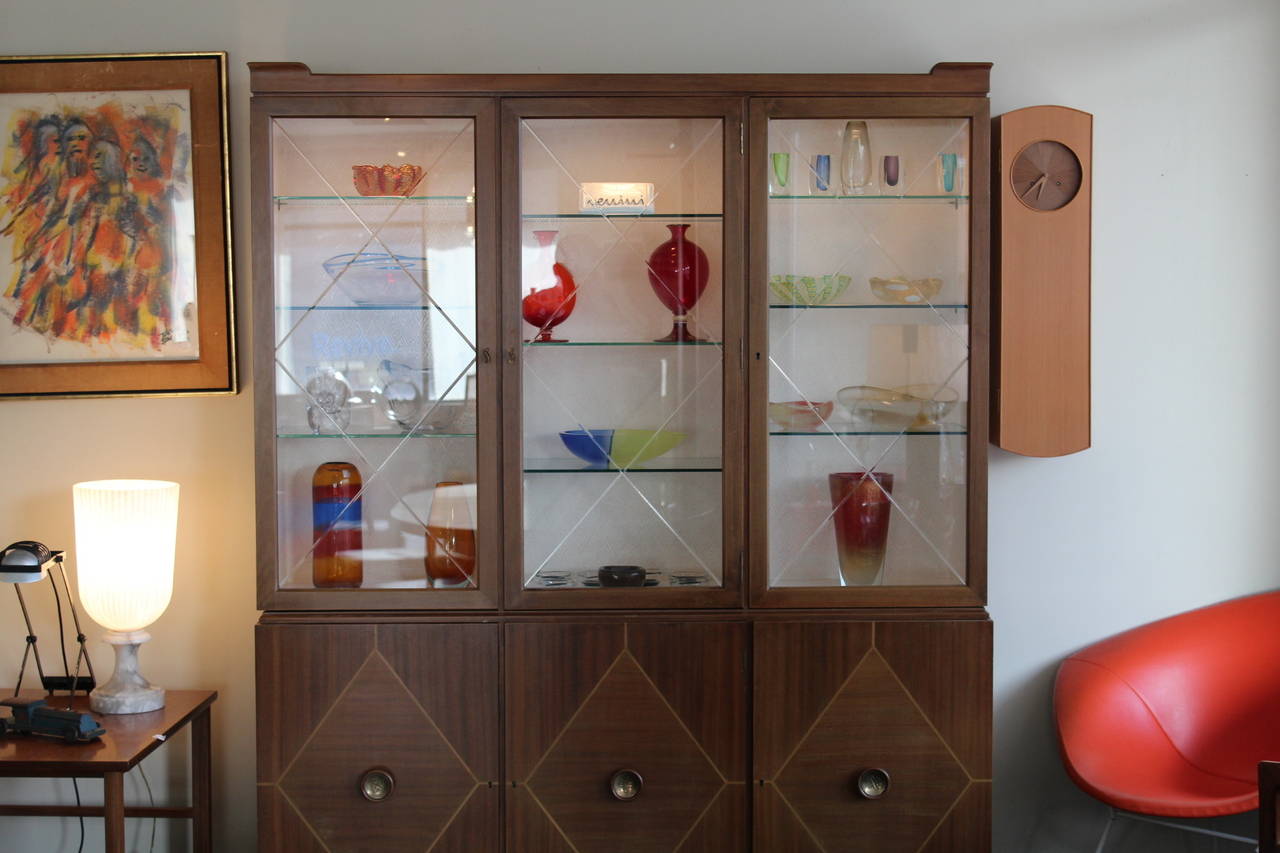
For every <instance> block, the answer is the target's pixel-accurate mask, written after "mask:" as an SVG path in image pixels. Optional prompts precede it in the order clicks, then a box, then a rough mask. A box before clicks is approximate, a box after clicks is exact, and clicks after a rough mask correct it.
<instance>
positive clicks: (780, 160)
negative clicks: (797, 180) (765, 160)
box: [769, 152, 791, 195]
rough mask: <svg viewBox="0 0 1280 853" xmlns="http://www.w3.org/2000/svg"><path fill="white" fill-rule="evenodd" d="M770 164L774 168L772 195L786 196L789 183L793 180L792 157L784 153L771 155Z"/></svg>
mask: <svg viewBox="0 0 1280 853" xmlns="http://www.w3.org/2000/svg"><path fill="white" fill-rule="evenodd" d="M769 162H770V164H771V165H772V166H773V172H772V177H773V186H772V187H771V188H770V190H769V193H770V195H786V194H787V181H788V180H789V179H790V178H791V155H790V154H787V153H783V152H779V153H775V154H770V155H769Z"/></svg>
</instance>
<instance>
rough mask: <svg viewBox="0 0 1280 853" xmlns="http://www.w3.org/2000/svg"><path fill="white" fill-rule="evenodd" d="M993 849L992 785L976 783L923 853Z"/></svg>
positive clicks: (964, 795)
mask: <svg viewBox="0 0 1280 853" xmlns="http://www.w3.org/2000/svg"><path fill="white" fill-rule="evenodd" d="M990 849H991V783H990V782H974V783H972V784H970V785H969V788H968V790H966V791H965V792H964V793H963V794H961V795H960V800H959V801H958V802H957V803H956V807H955V808H954V809H952V810H951V814H949V815H947V816H946V818H945V819H944V820H943V821H942V823H941V825H939V826H938V829H937V831H936V832H934V834H933V837H932V838H930V839H929V840H928V841H927V842H925V845H924V847H922V848H921V849H920V853H966V851H969V850H990Z"/></svg>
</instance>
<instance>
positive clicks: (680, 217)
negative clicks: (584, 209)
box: [520, 213, 724, 222]
mask: <svg viewBox="0 0 1280 853" xmlns="http://www.w3.org/2000/svg"><path fill="white" fill-rule="evenodd" d="M520 218H521V219H525V220H534V221H536V220H548V221H550V220H561V219H600V220H603V219H650V220H653V221H656V222H665V221H670V222H683V221H685V220H688V219H695V220H708V219H710V220H713V221H719V220H721V219H724V215H723V214H719V213H525V214H521V217H520Z"/></svg>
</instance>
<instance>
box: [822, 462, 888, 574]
mask: <svg viewBox="0 0 1280 853" xmlns="http://www.w3.org/2000/svg"><path fill="white" fill-rule="evenodd" d="M827 481H828V484H829V485H830V487H831V506H832V515H831V521H832V523H833V524H834V526H835V531H836V554H837V556H838V557H839V559H840V581H841V585H842V586H870V585H873V584H878V583H880V580H881V578H880V572H881V570H882V569H883V568H884V552H885V545H886V544H887V543H888V540H889V515H890V512H891V511H892V509H893V502H892V501H891V500H889V494H890V493H891V492H892V491H893V475H892V474H880V473H872V472H868V471H849V472H842V473H839V474H830V475H828V477H827Z"/></svg>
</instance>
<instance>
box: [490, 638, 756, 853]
mask: <svg viewBox="0 0 1280 853" xmlns="http://www.w3.org/2000/svg"><path fill="white" fill-rule="evenodd" d="M747 655H748V628H747V626H746V624H745V623H733V622H673V623H637V622H632V623H627V624H623V623H621V622H613V623H606V624H578V623H572V624H564V623H548V622H539V623H511V624H508V625H507V626H506V682H507V718H506V730H507V754H506V760H507V777H508V780H509V782H508V788H507V790H506V793H507V797H508V799H507V850H508V851H510V853H574V852H575V851H576V853H677V851H678V853H695V851H697V852H698V853H720V851H726V853H727V852H728V851H734V853H742V851H745V850H746V849H747V847H748V841H747V825H746V824H747V808H746V806H747V802H746V787H747V785H746V779H747V775H746V774H747V757H746V756H747V713H748V711H747V695H746V694H747V663H748V661H747Z"/></svg>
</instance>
